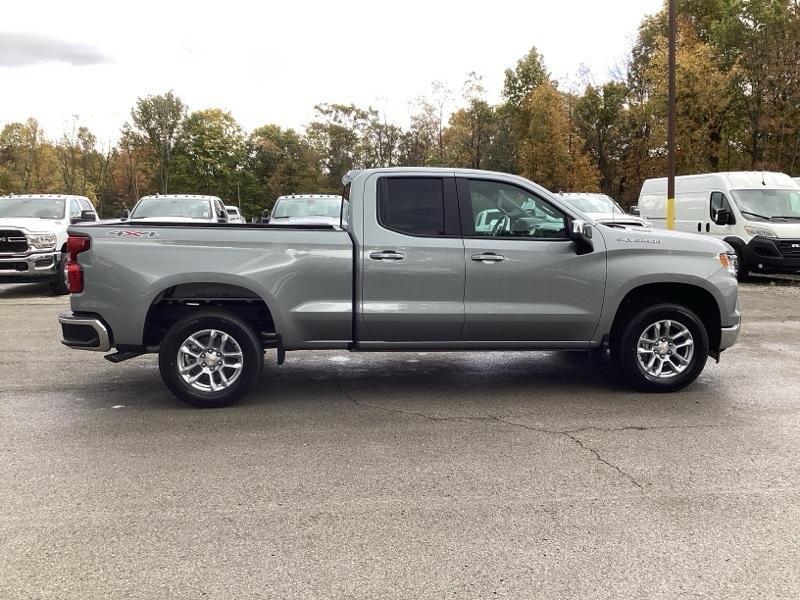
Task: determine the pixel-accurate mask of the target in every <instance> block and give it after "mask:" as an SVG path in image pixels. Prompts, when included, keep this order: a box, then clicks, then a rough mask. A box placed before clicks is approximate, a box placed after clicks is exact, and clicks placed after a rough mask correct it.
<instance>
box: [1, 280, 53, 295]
mask: <svg viewBox="0 0 800 600" xmlns="http://www.w3.org/2000/svg"><path fill="white" fill-rule="evenodd" d="M42 297H53V298H56V297H57V296H56V295H55V294H53V292H52V291H50V286H49V284H47V283H8V284H5V283H3V284H0V299H19V298H42Z"/></svg>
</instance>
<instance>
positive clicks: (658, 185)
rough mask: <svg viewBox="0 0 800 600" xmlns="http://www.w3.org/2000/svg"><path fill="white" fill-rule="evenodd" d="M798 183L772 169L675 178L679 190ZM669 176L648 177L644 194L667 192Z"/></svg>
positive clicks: (782, 187) (788, 185)
mask: <svg viewBox="0 0 800 600" xmlns="http://www.w3.org/2000/svg"><path fill="white" fill-rule="evenodd" d="M797 185H798V184H797V183H796V182H795V181H793V180H792V178H791V177H789V176H788V175H786V174H785V173H774V172H771V171H727V172H722V173H701V174H698V175H680V176H678V177H676V178H675V189H676V190H677V191H686V192H689V191H694V190H707V189H712V188H720V189H723V190H746V189H758V188H762V187H765V188H770V189H785V188H790V189H795V188H797ZM666 191H667V178H666V177H658V178H655V179H648V180H646V181H645V182H644V183H643V184H642V191H641V194H640V196H641V195H643V194H658V193H663V194H665V193H666Z"/></svg>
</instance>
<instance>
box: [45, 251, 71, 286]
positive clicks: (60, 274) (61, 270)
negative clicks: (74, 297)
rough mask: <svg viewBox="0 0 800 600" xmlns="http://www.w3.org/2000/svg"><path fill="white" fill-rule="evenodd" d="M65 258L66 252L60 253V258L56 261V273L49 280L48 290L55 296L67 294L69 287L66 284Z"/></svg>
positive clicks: (66, 256)
mask: <svg viewBox="0 0 800 600" xmlns="http://www.w3.org/2000/svg"><path fill="white" fill-rule="evenodd" d="M67 258H68V255H67V253H66V252H62V253H61V260H59V261H58V266H57V273H56V276H55V278H54V279H52V280H51V281H50V291H51V292H53V293H54V294H55V295H56V296H64V295H65V294H69V287H68V286H67V272H66V269H67Z"/></svg>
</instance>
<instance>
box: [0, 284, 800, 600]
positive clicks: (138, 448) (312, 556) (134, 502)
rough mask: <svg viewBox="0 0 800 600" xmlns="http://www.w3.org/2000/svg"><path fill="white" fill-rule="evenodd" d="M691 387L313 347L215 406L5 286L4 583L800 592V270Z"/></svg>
mask: <svg viewBox="0 0 800 600" xmlns="http://www.w3.org/2000/svg"><path fill="white" fill-rule="evenodd" d="M741 302H742V309H743V316H744V330H743V333H742V336H741V338H740V342H739V344H738V345H737V346H735V347H734V348H733V349H731V350H729V351H727V352H725V353H724V354H723V356H722V361H721V363H720V364H718V365H717V364H714V363H713V361H709V364H708V366H707V368H706V371H705V372H704V373H703V374H702V375H701V376H700V379H699V380H698V381H697V382H696V383H695V384H694V385H692V386H691V387H690V388H688V389H687V390H685V391H683V392H681V393H677V394H670V395H642V394H638V393H635V392H632V391H630V390H629V389H627V388H625V387H624V386H621V385H620V384H618V383H617V382H616V380H615V378H614V377H613V374H612V373H611V369H610V366H609V365H608V363H603V362H599V363H598V362H596V361H592V360H591V359H588V358H587V357H586V356H584V355H582V354H567V353H557V352H553V353H524V352H511V353H469V354H467V353H464V354H459V353H381V354H346V353H337V352H299V353H290V354H289V355H288V356H287V362H286V364H285V365H283V366H281V367H278V366H277V365H275V364H274V360H272V359H273V358H274V357H272V356H270V355H268V361H267V363H266V368H265V373H264V377H263V378H262V380H261V381H260V385H259V387H258V389H256V390H255V391H254V392H253V393H252V394H251V395H250V396H249V397H248V398H247V399H246V400H245V401H244V402H242V403H240V404H239V405H236V406H234V407H231V408H229V409H222V410H206V411H199V410H194V409H191V408H188V407H185V406H184V405H182V404H180V403H179V402H177V401H175V400H174V399H173V398H172V397H171V396H170V395H169V394H168V392H167V391H166V389H165V388H164V386H163V385H162V384H161V382H160V379H159V377H158V368H157V364H156V360H155V357H153V356H149V357H140V358H137V359H134V360H131V361H128V362H125V363H122V364H119V365H112V364H110V363H108V362H106V361H104V360H103V359H102V356H101V355H99V354H93V353H80V352H74V351H69V350H67V349H64V348H62V347H61V345H60V344H59V341H58V340H59V331H58V325H57V323H56V321H55V316H56V315H57V314H58V312H60V311H61V310H63V309H64V307H65V306H66V304H67V302H66V300H64V299H61V298H53V297H49V296H47V290H46V288H43V287H42V286H35V285H25V286H12V287H0V331H2V341H3V344H2V347H3V350H2V352H0V430H1V431H2V434H0V598H3V599H4V600H5V599H16V598H58V599H63V598H70V599H71V598H76V599H89V598H103V599H107V598H126V599H127V598H148V599H149V598H162V597H164V598H166V597H169V598H197V597H205V598H304V599H307V598H443V597H453V598H485V597H506V598H534V597H535V598H537V599H538V598H559V599H561V598H576V599H581V600H583V599H587V598H609V599H611V598H613V599H618V598H647V599H653V598H694V597H699V596H702V597H706V598H737V599H738V598H769V599H773V598H797V597H798V596H800V568H798V564H800V563H799V562H798V556H799V555H800V484H799V483H798V482H800V460H798V457H800V427H798V426H799V425H800V385H798V384H800V379H799V376H798V371H797V365H798V364H800V360H799V359H800V347H798V345H797V343H796V339H797V337H798V334H800V319H799V318H798V313H797V307H798V306H799V305H800V287H799V286H797V285H790V284H784V285H772V286H771V285H768V283H767V282H766V281H762V282H759V283H756V284H748V285H745V286H743V287H742V289H741Z"/></svg>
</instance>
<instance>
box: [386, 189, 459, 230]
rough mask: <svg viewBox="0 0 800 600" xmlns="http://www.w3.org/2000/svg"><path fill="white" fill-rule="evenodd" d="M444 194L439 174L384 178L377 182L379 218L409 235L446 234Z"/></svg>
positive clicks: (389, 226)
mask: <svg viewBox="0 0 800 600" xmlns="http://www.w3.org/2000/svg"><path fill="white" fill-rule="evenodd" d="M444 195H445V192H444V181H443V179H441V178H439V177H385V178H383V179H381V180H380V182H379V184H378V221H379V222H380V224H381V225H382V226H383V227H385V228H386V229H391V230H393V231H398V232H400V233H406V234H408V235H423V236H440V235H445V225H444V221H445V200H444Z"/></svg>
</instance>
